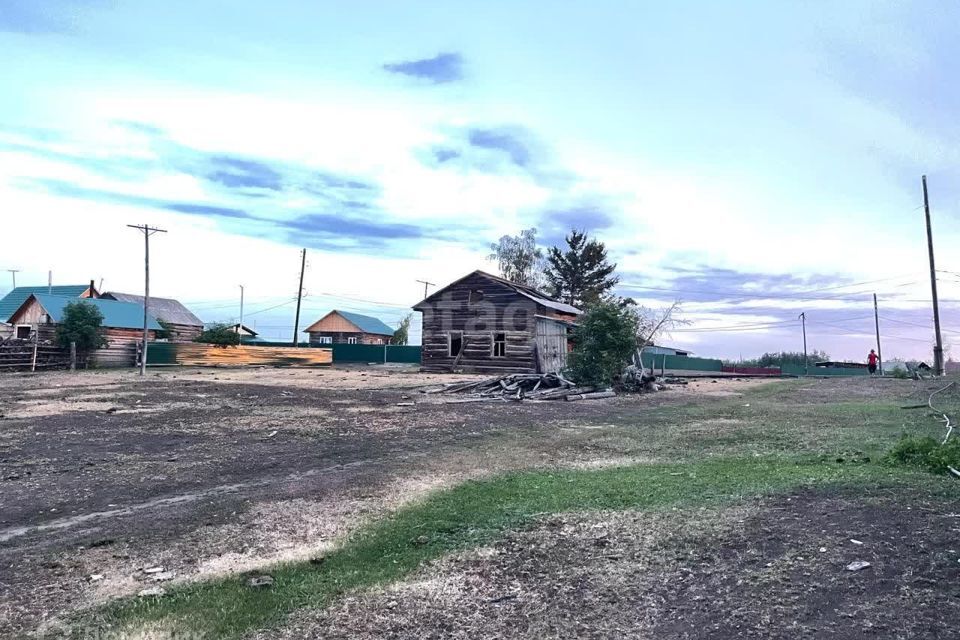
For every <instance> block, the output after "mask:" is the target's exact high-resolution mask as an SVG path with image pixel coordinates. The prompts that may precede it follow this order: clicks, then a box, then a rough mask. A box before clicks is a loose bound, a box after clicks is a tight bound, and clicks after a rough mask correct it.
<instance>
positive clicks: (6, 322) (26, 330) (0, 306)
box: [0, 281, 100, 338]
mask: <svg viewBox="0 0 960 640" xmlns="http://www.w3.org/2000/svg"><path fill="white" fill-rule="evenodd" d="M34 293H45V294H48V295H55V296H64V297H67V298H99V297H100V294H99V293H98V292H97V290H96V288H95V287H94V286H93V282H92V281H91V282H90V284H60V285H44V286H37V287H17V288H15V289H13V290H12V291H10V293H8V294H7V295H5V296H4V297H3V298H2V299H0V337H4V336H12V337H15V338H27V337H29V336H30V326H29V325H22V326H20V327H18V326H16V324H14V323H13V322H11V320H10V316H12V315H13V314H14V312H16V311H17V309H19V308H20V305H22V304H23V303H24V302H26V300H27V298H29V297H30V296H31V295H32V294H34Z"/></svg>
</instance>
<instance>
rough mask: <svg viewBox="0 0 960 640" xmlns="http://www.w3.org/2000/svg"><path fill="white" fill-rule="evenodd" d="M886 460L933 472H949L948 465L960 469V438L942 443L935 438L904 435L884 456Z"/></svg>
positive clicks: (889, 462) (894, 463)
mask: <svg viewBox="0 0 960 640" xmlns="http://www.w3.org/2000/svg"><path fill="white" fill-rule="evenodd" d="M884 462H886V463H888V464H893V465H904V466H909V467H919V468H921V469H926V470H927V471H932V472H933V473H947V471H948V468H947V467H953V468H954V469H960V440H957V439H956V438H953V439H952V440H949V441H948V442H947V443H946V444H940V441H939V440H935V439H934V438H917V437H910V436H904V437H903V438H902V439H901V440H900V442H898V443H897V444H896V445H894V447H893V448H892V449H891V450H890V452H889V453H887V455H886V456H884Z"/></svg>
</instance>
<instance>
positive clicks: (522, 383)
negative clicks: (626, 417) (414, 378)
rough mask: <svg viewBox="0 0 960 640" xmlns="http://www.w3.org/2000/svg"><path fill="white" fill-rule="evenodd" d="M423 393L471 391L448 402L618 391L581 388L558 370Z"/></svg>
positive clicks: (554, 397) (558, 397)
mask: <svg viewBox="0 0 960 640" xmlns="http://www.w3.org/2000/svg"><path fill="white" fill-rule="evenodd" d="M424 393H439V394H470V395H471V396H472V397H471V398H467V399H458V400H449V401H448V403H449V404H460V403H464V402H480V401H483V400H512V401H517V402H519V401H521V400H568V401H574V400H598V399H601V398H612V397H614V396H615V395H616V394H615V393H614V392H613V391H611V390H609V389H601V390H598V389H595V388H594V387H580V386H577V385H576V384H575V383H573V382H571V381H569V380H567V379H566V378H564V377H563V376H561V375H559V374H556V373H543V374H539V373H511V374H507V375H505V376H497V377H494V378H486V379H484V380H476V381H472V382H455V383H453V384H448V385H444V386H443V387H439V388H436V389H427V390H424Z"/></svg>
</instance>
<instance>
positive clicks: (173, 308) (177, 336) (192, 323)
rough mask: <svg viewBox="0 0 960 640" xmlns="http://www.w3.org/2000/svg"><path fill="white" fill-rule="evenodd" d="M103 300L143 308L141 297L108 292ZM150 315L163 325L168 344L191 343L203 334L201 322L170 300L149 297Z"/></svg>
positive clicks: (183, 307)
mask: <svg viewBox="0 0 960 640" xmlns="http://www.w3.org/2000/svg"><path fill="white" fill-rule="evenodd" d="M102 297H103V299H107V300H119V301H120V302H132V303H134V304H139V305H140V306H143V296H139V295H136V294H133V293H120V292H119V291H108V292H106V293H104V294H103V296H102ZM150 315H152V316H153V317H154V318H156V319H157V321H158V322H161V323H163V325H164V328H165V330H166V333H167V339H168V340H169V341H170V342H192V341H193V339H194V338H196V337H197V336H199V335H200V334H201V333H202V332H203V321H202V320H200V318H198V317H197V316H195V315H193V313H192V312H191V311H190V310H189V309H187V308H186V307H185V306H183V304H181V303H180V302H178V301H177V300H174V299H172V298H155V297H153V296H150Z"/></svg>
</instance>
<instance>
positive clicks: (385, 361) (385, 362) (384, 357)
mask: <svg viewBox="0 0 960 640" xmlns="http://www.w3.org/2000/svg"><path fill="white" fill-rule="evenodd" d="M383 364H387V343H383Z"/></svg>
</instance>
